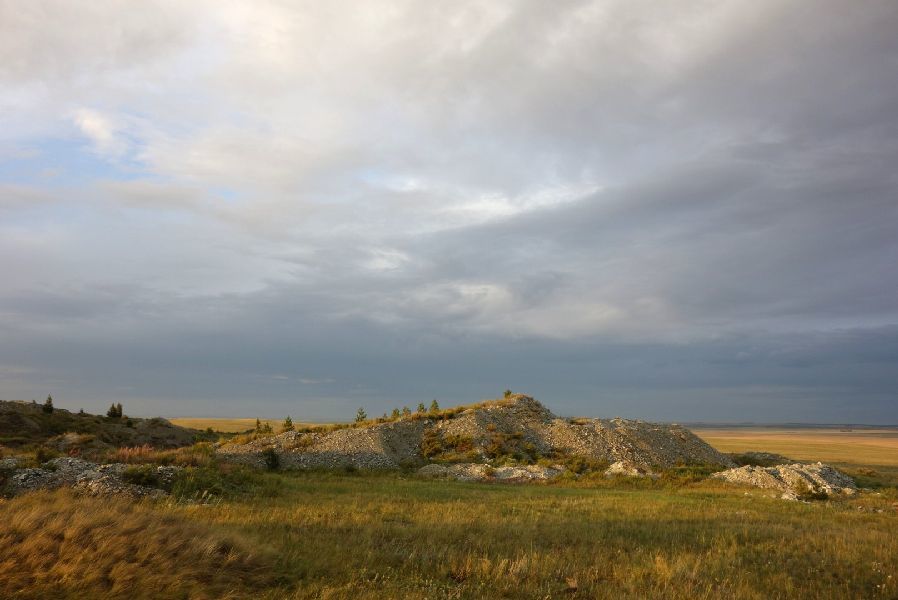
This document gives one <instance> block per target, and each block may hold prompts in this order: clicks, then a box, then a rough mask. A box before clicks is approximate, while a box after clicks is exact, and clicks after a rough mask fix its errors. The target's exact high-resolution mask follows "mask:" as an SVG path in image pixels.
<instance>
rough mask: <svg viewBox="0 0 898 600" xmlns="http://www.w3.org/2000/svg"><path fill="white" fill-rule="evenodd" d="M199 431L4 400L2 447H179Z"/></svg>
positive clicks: (162, 421)
mask: <svg viewBox="0 0 898 600" xmlns="http://www.w3.org/2000/svg"><path fill="white" fill-rule="evenodd" d="M198 433H199V432H197V431H194V430H192V429H186V428H184V427H178V426H176V425H172V424H171V423H169V422H168V421H166V420H165V419H162V418H159V417H157V418H153V419H139V418H128V417H122V418H109V417H105V416H100V415H92V414H89V413H72V412H69V411H68V410H65V409H62V408H55V409H54V410H53V412H51V413H47V412H44V410H43V408H42V406H41V405H39V404H34V403H32V402H21V401H8V400H0V446H5V447H7V448H13V449H14V448H18V447H22V446H29V445H36V444H42V445H48V446H51V447H54V448H55V449H57V450H59V451H66V450H67V446H70V445H85V444H91V445H96V446H111V447H118V446H140V445H143V444H149V445H151V446H154V447H156V448H176V447H180V446H187V445H190V444H192V443H193V442H194V441H195V439H196V435H197V434H198Z"/></svg>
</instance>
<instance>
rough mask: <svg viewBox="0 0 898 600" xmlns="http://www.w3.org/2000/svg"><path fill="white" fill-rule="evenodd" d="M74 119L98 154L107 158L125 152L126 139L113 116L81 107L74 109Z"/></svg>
mask: <svg viewBox="0 0 898 600" xmlns="http://www.w3.org/2000/svg"><path fill="white" fill-rule="evenodd" d="M72 121H73V122H74V123H75V126H76V127H78V129H79V130H80V131H81V133H82V134H83V135H84V136H85V137H87V139H88V140H90V142H91V144H93V147H94V149H95V150H96V152H97V153H98V154H100V155H102V156H103V157H106V158H117V157H120V156H122V155H123V154H124V152H125V150H126V144H125V140H124V138H123V137H122V131H121V129H120V126H119V125H117V124H116V123H115V121H114V119H113V118H111V117H109V116H108V115H104V114H103V113H101V112H99V111H96V110H93V109H89V108H79V109H77V110H75V111H74V113H73V115H72Z"/></svg>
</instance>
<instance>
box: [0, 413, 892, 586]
mask: <svg viewBox="0 0 898 600" xmlns="http://www.w3.org/2000/svg"><path fill="white" fill-rule="evenodd" d="M252 423H253V425H254V424H255V421H254V420H252ZM697 433H699V434H700V435H704V436H707V437H706V439H709V438H710V439H711V440H713V442H712V443H715V444H716V445H717V447H718V448H720V449H723V450H727V451H737V452H741V451H745V450H764V451H776V452H782V453H783V454H786V455H787V456H790V457H794V458H806V459H807V460H817V459H822V460H827V461H835V459H840V458H841V459H845V460H843V461H841V462H842V463H843V464H844V465H846V467H847V468H848V469H849V471H850V472H851V473H852V474H853V475H855V476H856V477H858V481H859V483H861V484H862V485H864V486H868V487H870V488H872V489H870V490H868V491H863V492H861V493H860V494H858V495H857V496H855V497H852V498H847V499H830V500H824V501H815V502H812V503H797V502H785V501H782V500H780V499H778V498H776V497H774V494H771V493H769V492H765V491H764V490H758V489H754V488H741V487H737V486H731V485H727V484H724V483H722V482H719V481H715V480H707V479H705V478H704V475H706V472H705V471H703V470H702V469H700V468H698V469H692V468H688V467H683V468H674V469H670V470H668V471H666V472H664V473H663V474H662V477H661V478H660V479H658V480H650V479H607V478H605V477H602V476H601V475H600V474H598V473H597V474H593V475H586V476H584V477H581V478H579V479H573V478H568V479H561V480H558V481H555V482H552V483H549V484H544V485H500V484H488V483H461V482H452V481H442V480H425V479H421V478H419V477H417V476H416V475H415V474H414V473H411V472H403V471H399V472H392V473H373V472H362V471H357V472H315V471H307V472H279V471H275V472H266V471H256V470H251V469H248V468H246V467H240V466H235V465H231V464H227V463H221V462H219V461H218V460H217V459H216V458H215V455H214V454H213V453H211V452H210V446H209V445H208V444H198V445H196V446H194V447H187V448H182V449H179V450H165V451H151V450H148V449H144V448H138V449H134V450H131V451H128V450H121V451H120V452H119V454H120V455H121V456H117V457H116V459H117V460H122V461H125V462H152V461H158V462H165V463H174V464H182V465H185V466H187V467H188V469H187V471H186V472H185V475H184V477H183V478H182V479H181V480H179V481H178V482H177V483H176V485H175V487H174V488H173V490H172V496H171V497H169V498H166V499H163V500H156V501H149V500H146V501H143V502H141V503H138V504H133V503H130V502H128V501H126V500H123V499H116V498H111V499H103V500H97V499H93V498H89V497H83V496H75V495H73V494H72V493H70V492H68V491H65V490H59V491H55V492H39V493H31V494H25V495H23V496H19V497H16V498H13V499H11V500H6V501H3V500H0V514H2V515H3V518H2V519H0V597H4V598H6V597H9V598H46V597H59V598H83V597H90V598H100V599H102V598H197V599H204V598H263V599H265V598H267V599H270V600H274V599H282V598H286V599H305V598H353V599H357V598H361V599H365V598H421V599H423V598H459V599H461V598H673V599H677V598H683V599H685V598H752V599H754V598H758V599H760V598H894V597H898V536H896V535H895V532H896V531H898V510H896V508H898V487H896V486H898V467H895V466H889V464H890V463H889V460H890V458H894V455H893V454H892V450H891V446H889V444H890V443H891V442H890V441H889V440H890V439H891V438H889V437H888V436H880V437H879V438H877V437H876V436H874V435H869V436H866V437H867V438H869V439H870V440H873V442H871V444H868V445H867V447H866V448H867V449H866V450H863V451H862V452H854V453H853V454H852V453H848V451H847V446H850V445H851V442H850V440H849V439H848V438H846V437H844V434H842V433H841V432H833V431H830V432H828V433H821V432H819V431H818V432H810V431H808V432H801V433H802V434H803V435H802V434H799V435H794V434H792V433H791V432H790V433H785V432H771V431H765V432H761V433H757V432H750V431H745V430H738V431H722V430H719V429H718V430H716V431H713V432H710V433H709V431H708V430H697ZM826 435H831V436H835V438H834V439H835V440H841V442H840V443H841V444H843V445H845V446H846V447H845V448H841V447H840V443H835V442H833V441H832V440H830V441H829V442H827V440H826V439H825V436H826ZM752 436H754V437H752ZM777 436H780V437H777ZM783 436H786V437H784V438H783V439H780V438H782V437H783ZM815 436H816V437H815ZM840 436H842V437H840ZM821 437H823V438H824V439H823V442H821V441H820V439H818V438H821ZM876 439H885V440H886V442H885V443H884V444H880V443H879V442H876V441H875V440H876ZM778 444H781V445H778ZM877 444H879V445H877ZM855 446H857V444H855ZM867 460H869V461H871V462H866V461H867Z"/></svg>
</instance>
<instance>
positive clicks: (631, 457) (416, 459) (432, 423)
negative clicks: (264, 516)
mask: <svg viewBox="0 0 898 600" xmlns="http://www.w3.org/2000/svg"><path fill="white" fill-rule="evenodd" d="M272 451H273V452H274V453H276V455H277V457H278V462H279V464H280V466H281V467H282V468H298V469H307V468H325V469H329V468H340V467H354V468H360V469H396V468H400V467H409V466H416V465H417V466H419V467H420V466H421V465H423V464H426V463H427V462H431V461H434V462H465V463H493V464H498V463H502V462H509V460H505V459H511V460H510V462H516V463H523V464H526V463H535V462H536V461H537V459H538V458H545V457H549V458H552V457H559V456H582V457H586V458H590V459H595V460H598V461H607V462H608V463H614V462H618V461H622V462H624V463H625V464H627V465H632V466H633V467H634V468H638V469H641V470H642V471H643V472H647V471H650V470H651V469H652V468H664V467H670V466H674V465H677V464H698V463H702V464H708V463H712V464H718V465H722V466H726V467H729V466H734V463H733V462H732V461H731V460H730V458H729V457H727V456H725V455H723V454H721V453H719V452H717V451H716V450H714V449H713V448H712V447H711V446H709V445H708V444H707V443H705V442H704V441H702V440H701V439H699V438H698V437H697V436H695V435H694V434H693V433H692V432H691V431H689V430H688V429H686V428H685V427H681V426H679V425H668V424H659V423H647V422H644V421H630V420H625V419H562V418H559V417H557V416H555V415H554V414H552V412H551V411H549V410H548V409H547V408H546V407H545V406H543V405H542V404H540V403H539V402H537V401H536V400H534V399H533V398H531V397H529V396H524V395H514V396H511V397H509V398H506V399H503V400H497V401H492V402H486V403H483V404H480V405H475V406H471V407H467V408H460V409H452V410H450V411H446V412H444V413H443V414H440V415H411V416H410V417H407V418H403V419H399V420H396V421H391V422H387V423H379V424H369V425H367V426H356V427H347V428H343V429H337V430H335V431H326V432H317V433H300V432H287V433H282V434H280V435H276V436H269V437H261V438H258V439H255V440H252V441H250V442H248V443H243V444H226V445H222V446H220V447H219V448H218V450H217V452H218V455H219V456H220V457H221V458H224V459H225V460H230V461H234V462H241V463H245V464H250V465H255V466H259V467H262V466H265V464H266V456H265V453H266V452H268V453H269V454H270V453H271V452H272Z"/></svg>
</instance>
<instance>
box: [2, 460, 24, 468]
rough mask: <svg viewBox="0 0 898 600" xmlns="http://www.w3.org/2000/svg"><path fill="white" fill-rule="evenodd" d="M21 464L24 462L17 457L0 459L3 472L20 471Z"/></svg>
mask: <svg viewBox="0 0 898 600" xmlns="http://www.w3.org/2000/svg"><path fill="white" fill-rule="evenodd" d="M21 464H22V461H21V460H19V459H18V458H15V457H9V458H0V469H3V470H9V469H18V468H19V465H21Z"/></svg>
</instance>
